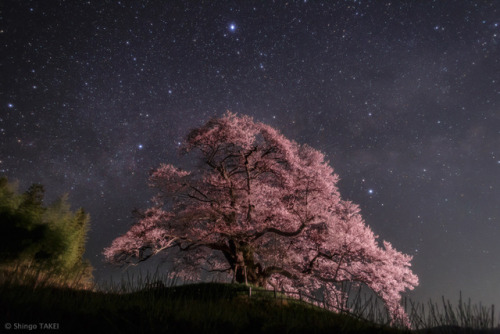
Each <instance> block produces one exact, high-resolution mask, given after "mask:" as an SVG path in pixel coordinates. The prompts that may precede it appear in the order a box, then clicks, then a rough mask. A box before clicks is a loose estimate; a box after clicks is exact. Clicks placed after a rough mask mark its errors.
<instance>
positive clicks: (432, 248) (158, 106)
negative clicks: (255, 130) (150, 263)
mask: <svg viewBox="0 0 500 334" xmlns="http://www.w3.org/2000/svg"><path fill="white" fill-rule="evenodd" d="M0 45H1V52H0V64H1V77H0V78H1V79H0V84H1V86H0V138H1V140H0V175H5V176H7V177H8V178H9V179H10V180H12V181H13V180H19V184H20V190H23V191H24V190H25V189H26V188H27V187H28V186H29V185H30V184H31V183H34V182H38V183H43V184H44V185H45V187H46V191H47V194H46V201H47V203H49V202H50V201H52V200H53V199H55V197H56V196H58V195H61V194H63V193H69V199H70V202H71V204H72V207H73V208H74V209H76V208H78V207H84V208H85V209H86V210H87V211H88V212H89V213H90V215H91V219H92V220H91V228H92V230H91V232H90V233H89V240H88V244H87V254H86V256H87V258H89V259H90V261H91V262H92V264H93V266H94V267H95V268H96V271H95V272H94V275H95V277H96V279H98V280H103V279H107V278H109V275H112V274H116V273H121V272H120V270H119V269H114V268H112V267H110V266H109V265H106V264H104V263H103V256H102V255H101V252H102V250H103V248H104V247H107V246H109V245H110V243H111V241H112V240H113V239H114V238H116V237H118V236H119V235H121V234H123V233H124V232H125V231H127V230H128V228H129V227H130V225H131V224H132V223H133V219H132V218H131V211H132V210H133V209H134V208H142V209H145V208H147V207H148V205H149V202H148V201H149V199H150V197H151V195H152V191H151V190H150V189H149V188H148V185H147V183H148V182H147V176H148V174H149V171H150V169H151V168H154V167H157V166H158V165H159V164H160V163H161V162H168V163H173V164H178V163H182V158H180V157H179V155H178V153H177V149H178V146H179V145H180V143H181V142H182V140H183V138H184V136H185V135H186V134H187V132H188V131H189V130H190V129H192V128H194V127H197V126H200V125H202V124H204V123H205V122H206V121H207V120H208V119H209V118H210V117H214V116H221V115H222V114H223V113H224V112H225V111H226V110H230V111H232V112H236V113H239V114H247V115H250V116H252V117H254V120H256V121H261V122H264V123H267V124H269V125H271V126H274V127H276V128H277V129H279V130H280V131H281V132H282V133H283V134H284V135H285V136H287V137H288V138H289V139H293V140H295V141H297V142H299V143H307V144H309V145H311V146H312V147H314V148H316V149H318V150H320V151H322V152H324V153H325V154H326V156H327V158H328V160H330V162H331V165H332V166H333V168H334V169H335V172H336V173H338V174H339V175H340V179H341V180H340V182H339V187H340V192H341V194H342V195H343V197H344V198H346V199H350V200H352V201H354V202H356V203H358V204H359V205H360V206H361V209H362V214H363V216H364V218H365V220H366V223H367V224H368V225H369V226H371V228H372V229H373V230H374V232H375V233H376V234H377V235H379V236H380V238H381V239H384V240H388V241H390V242H391V243H392V244H393V245H394V246H395V247H396V248H397V249H398V250H400V251H402V252H405V253H408V254H412V255H414V259H413V262H412V263H413V270H414V272H415V273H416V274H417V275H418V276H419V278H420V286H418V287H417V288H416V290H415V291H414V292H412V293H410V294H409V296H411V297H412V298H415V299H417V300H422V301H426V300H427V299H428V298H433V299H434V300H436V301H439V299H440V298H441V296H442V295H444V296H445V297H446V298H449V299H450V300H452V301H456V300H458V297H459V291H460V290H461V291H462V293H463V295H464V296H465V297H471V298H472V301H473V302H482V303H483V304H491V303H495V304H496V305H497V306H500V256H499V255H500V2H498V1H444V0H443V1H324V2H320V1H297V2H294V1H288V2H284V1H283V2H281V1H278V2H271V1H266V2H264V1H262V2H261V1H255V2H251V1H228V2H222V1H221V2H214V1H189V2H188V1H168V2H167V1H125V0H123V1H97V0H96V1H94V0H92V1H63V0H61V1H27V0H24V1H17V0H15V1H14V0H13V1H2V4H1V14H0Z"/></svg>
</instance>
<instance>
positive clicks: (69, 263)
mask: <svg viewBox="0 0 500 334" xmlns="http://www.w3.org/2000/svg"><path fill="white" fill-rule="evenodd" d="M44 193H45V191H44V187H43V186H42V185H40V184H33V185H32V186H30V187H29V189H28V190H27V191H26V192H24V193H22V194H20V193H18V191H17V186H16V185H15V184H11V183H9V182H8V180H7V178H5V177H2V178H0V265H1V266H2V269H3V270H7V271H8V270H9V269H10V270H13V269H14V268H16V272H19V268H24V269H28V268H36V269H37V271H36V272H37V273H38V275H39V273H40V271H41V272H43V273H46V274H50V275H52V276H53V277H58V279H56V281H59V283H60V282H61V280H62V279H63V278H64V279H65V280H68V279H69V280H72V281H73V282H74V281H75V280H78V281H81V282H82V283H83V282H86V283H89V282H90V281H91V280H92V267H91V265H90V263H89V262H88V261H86V260H84V259H83V255H84V253H85V242H86V240H87V233H88V231H89V221H90V216H89V214H87V213H86V212H85V211H84V210H83V209H81V208H80V209H78V210H76V212H72V211H71V208H70V205H69V204H68V196H67V195H63V196H61V197H60V198H58V199H57V200H56V201H54V202H53V203H51V204H50V205H48V206H45V205H44V203H43V198H44ZM31 272H33V271H31Z"/></svg>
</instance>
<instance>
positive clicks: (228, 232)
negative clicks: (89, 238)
mask: <svg viewBox="0 0 500 334" xmlns="http://www.w3.org/2000/svg"><path fill="white" fill-rule="evenodd" d="M182 152H184V153H185V154H192V155H193V156H194V157H193V159H195V160H196V161H198V162H199V164H198V167H197V168H196V169H195V170H193V171H192V172H190V171H184V170H181V169H178V168H176V167H174V166H172V165H167V164H162V165H161V166H160V167H159V168H157V169H156V170H154V171H153V172H152V173H151V176H150V182H151V186H152V187H154V188H156V189H157V190H158V193H157V195H156V196H155V197H154V198H153V203H154V206H153V207H151V208H149V209H147V210H146V211H145V212H144V213H143V215H142V217H141V218H140V219H139V220H138V222H137V223H136V224H134V225H133V226H132V227H131V229H130V230H129V231H128V232H127V233H126V234H125V235H123V236H120V237H118V238H117V239H115V240H114V241H113V242H112V244H111V246H110V247H109V248H106V249H105V251H104V254H105V257H106V259H107V260H108V261H109V262H111V263H116V264H120V263H122V264H123V263H133V264H135V263H138V262H141V261H144V260H146V259H148V258H150V257H151V256H152V255H154V254H157V253H158V252H160V251H166V252H167V254H170V255H171V257H172V260H173V262H174V264H175V268H176V270H177V274H180V275H185V276H190V277H193V276H194V275H195V274H198V273H200V269H202V270H204V271H209V272H225V273H227V274H228V276H229V277H232V278H233V279H234V280H236V281H237V282H250V283H252V284H256V285H259V286H267V287H271V286H273V287H277V288H284V289H286V290H288V291H297V290H299V289H300V290H301V291H307V292H314V291H317V290H318V289H320V288H323V289H326V290H327V291H328V294H327V295H328V296H329V297H328V298H329V300H328V302H329V303H331V304H336V303H338V302H339V300H342V298H340V297H345V296H341V295H342V292H341V291H340V289H339V284H340V283H342V282H345V281H349V282H359V283H363V284H366V285H367V286H368V287H370V288H371V289H372V290H373V291H374V292H375V293H377V294H378V295H379V296H380V297H381V298H382V299H383V301H384V302H385V304H386V306H387V309H388V311H389V312H390V314H391V315H392V318H393V320H394V321H403V322H407V319H406V315H405V314H404V310H403V309H402V307H401V306H400V304H399V303H400V299H401V293H402V292H404V291H405V290H406V289H410V290H411V289H413V288H414V286H416V285H417V284H418V278H417V276H416V275H414V274H413V273H412V271H411V270H410V265H411V264H410V261H411V259H412V258H411V256H408V255H405V254H402V253H400V252H398V251H396V250H395V249H394V248H393V247H392V246H391V244H390V243H388V242H385V241H384V242H383V247H380V246H379V244H378V242H377V236H375V235H374V234H373V232H372V230H371V229H370V228H369V227H368V226H366V224H365V223H364V221H363V219H362V217H361V215H360V210H359V207H358V206H357V205H355V204H353V203H351V202H349V201H345V200H342V199H341V197H340V194H339V191H338V189H337V186H336V184H337V181H338V176H337V175H336V174H334V173H333V169H332V168H331V167H330V166H329V163H328V162H326V161H325V160H324V155H323V154H322V153H321V152H319V151H317V150H314V149H312V148H311V147H309V146H307V145H299V144H297V143H295V142H293V141H290V140H288V139H286V138H285V137H284V136H283V135H281V134H280V133H279V132H278V131H277V130H275V129H274V128H272V127H270V126H268V125H265V124H262V123H256V122H254V121H253V120H252V119H251V118H250V117H247V116H241V117H240V116H238V115H235V114H232V113H230V112H228V113H226V114H225V115H224V116H223V117H221V118H217V119H212V120H210V121H208V122H207V123H206V124H205V125H203V126H201V127H199V128H197V129H194V130H192V131H191V132H190V133H189V134H188V136H187V138H186V141H185V143H184V145H183V147H182Z"/></svg>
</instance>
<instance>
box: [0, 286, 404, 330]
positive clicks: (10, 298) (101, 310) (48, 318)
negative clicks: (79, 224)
mask: <svg viewBox="0 0 500 334" xmlns="http://www.w3.org/2000/svg"><path fill="white" fill-rule="evenodd" d="M0 321H1V322H2V323H1V326H2V327H3V326H4V325H3V324H5V323H8V324H10V326H11V327H12V328H11V329H16V331H15V332H16V333H18V332H21V331H20V329H24V330H25V331H29V329H30V326H31V329H34V326H36V327H37V328H36V329H37V330H38V331H39V330H40V329H42V328H43V327H45V328H47V325H44V324H48V325H49V328H50V325H51V324H57V325H53V326H52V327H51V328H52V329H58V332H63V333H66V332H71V333H92V332H93V331H99V332H106V333H382V332H383V333H388V332H391V333H402V332H401V331H398V330H396V329H391V328H387V327H382V326H380V325H376V324H372V323H369V322H365V321H361V320H356V319H354V318H352V317H349V316H346V315H339V314H335V313H332V312H328V311H326V310H323V309H320V308H318V307H314V306H312V305H310V304H307V303H304V302H300V301H291V300H286V299H283V298H280V297H279V296H278V297H277V298H275V296H274V295H273V294H269V293H265V292H262V291H261V290H259V289H253V293H252V297H251V298H250V297H249V296H248V288H246V287H244V286H241V285H231V284H220V283H202V284H193V285H185V286H179V287H169V288H165V287H156V288H154V287H151V288H146V289H143V290H140V291H137V292H128V293H118V292H93V291H86V290H75V289H69V288H55V287H39V288H36V289H34V288H33V287H28V286H19V285H9V286H6V285H3V286H1V287H0ZM54 326H56V328H55V327H54ZM2 330H3V328H2Z"/></svg>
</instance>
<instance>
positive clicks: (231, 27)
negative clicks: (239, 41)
mask: <svg viewBox="0 0 500 334" xmlns="http://www.w3.org/2000/svg"><path fill="white" fill-rule="evenodd" d="M229 30H231V31H235V30H236V24H234V23H231V24H230V25H229Z"/></svg>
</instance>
